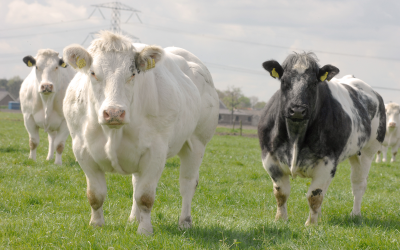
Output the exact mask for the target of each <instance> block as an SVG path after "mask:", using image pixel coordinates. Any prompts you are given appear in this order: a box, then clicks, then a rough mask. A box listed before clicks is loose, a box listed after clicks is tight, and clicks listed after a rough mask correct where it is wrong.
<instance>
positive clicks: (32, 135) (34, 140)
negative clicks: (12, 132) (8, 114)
mask: <svg viewBox="0 0 400 250" xmlns="http://www.w3.org/2000/svg"><path fill="white" fill-rule="evenodd" d="M24 125H25V128H26V130H27V131H28V134H29V149H30V152H29V159H32V160H34V161H36V148H37V147H38V145H39V142H40V137H39V127H38V126H37V125H36V123H35V120H34V119H33V117H32V115H29V114H24Z"/></svg>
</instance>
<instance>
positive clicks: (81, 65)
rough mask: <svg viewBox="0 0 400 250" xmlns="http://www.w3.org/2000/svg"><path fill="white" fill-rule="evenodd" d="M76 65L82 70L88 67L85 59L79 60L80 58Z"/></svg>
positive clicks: (77, 59) (77, 58)
mask: <svg viewBox="0 0 400 250" xmlns="http://www.w3.org/2000/svg"><path fill="white" fill-rule="evenodd" d="M76 65H78V68H80V69H81V68H83V67H85V66H86V61H85V59H83V58H81V59H79V56H78V57H76Z"/></svg>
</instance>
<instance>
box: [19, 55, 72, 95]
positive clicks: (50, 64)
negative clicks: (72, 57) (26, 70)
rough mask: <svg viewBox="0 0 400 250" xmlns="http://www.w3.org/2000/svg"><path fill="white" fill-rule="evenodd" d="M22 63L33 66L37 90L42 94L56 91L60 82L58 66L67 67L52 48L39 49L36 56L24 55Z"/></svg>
mask: <svg viewBox="0 0 400 250" xmlns="http://www.w3.org/2000/svg"><path fill="white" fill-rule="evenodd" d="M22 60H23V61H24V63H25V64H26V65H27V66H28V67H35V71H36V72H35V73H36V79H37V81H36V83H37V86H36V88H37V91H38V92H39V93H40V94H42V95H50V94H52V93H56V92H57V90H58V88H59V87H60V86H58V85H59V84H60V83H59V82H60V81H59V77H60V74H59V72H60V69H59V68H60V67H63V68H65V67H67V65H66V64H65V62H64V61H63V59H62V58H59V57H58V52H56V51H54V50H52V49H41V50H39V51H38V53H37V55H36V57H35V58H34V57H33V56H25V57H24V58H23V59H22Z"/></svg>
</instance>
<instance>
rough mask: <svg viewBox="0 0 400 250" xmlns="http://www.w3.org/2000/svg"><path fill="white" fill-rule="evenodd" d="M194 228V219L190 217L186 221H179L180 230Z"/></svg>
mask: <svg viewBox="0 0 400 250" xmlns="http://www.w3.org/2000/svg"><path fill="white" fill-rule="evenodd" d="M191 227H192V217H191V216H190V215H189V216H187V217H186V218H185V219H183V220H182V219H180V220H179V229H181V230H185V229H189V228H191Z"/></svg>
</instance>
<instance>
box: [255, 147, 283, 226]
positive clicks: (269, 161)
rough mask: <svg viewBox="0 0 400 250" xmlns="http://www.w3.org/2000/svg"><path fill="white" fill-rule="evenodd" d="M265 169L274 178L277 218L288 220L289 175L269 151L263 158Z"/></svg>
mask: <svg viewBox="0 0 400 250" xmlns="http://www.w3.org/2000/svg"><path fill="white" fill-rule="evenodd" d="M262 162H263V166H264V169H265V170H266V171H267V172H268V174H269V176H270V177H271V179H272V183H273V191H274V195H275V199H276V204H277V210H276V216H275V220H276V221H277V220H279V219H282V220H287V219H288V215H287V200H288V198H289V195H290V179H289V175H287V174H284V173H283V172H282V170H281V168H280V166H279V163H278V162H277V161H276V159H274V157H273V156H271V155H270V154H269V153H268V154H267V155H266V156H265V157H264V158H263V159H262Z"/></svg>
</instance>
